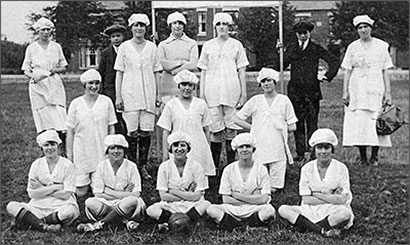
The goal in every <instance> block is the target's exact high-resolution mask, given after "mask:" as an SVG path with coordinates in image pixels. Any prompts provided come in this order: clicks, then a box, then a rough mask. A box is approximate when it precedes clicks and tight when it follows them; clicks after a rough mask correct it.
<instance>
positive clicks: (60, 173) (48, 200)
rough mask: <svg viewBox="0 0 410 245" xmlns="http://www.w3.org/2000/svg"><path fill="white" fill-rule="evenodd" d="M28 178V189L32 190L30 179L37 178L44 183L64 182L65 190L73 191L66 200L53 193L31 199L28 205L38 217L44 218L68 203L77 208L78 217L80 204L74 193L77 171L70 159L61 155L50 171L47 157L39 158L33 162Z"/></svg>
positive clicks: (76, 215)
mask: <svg viewBox="0 0 410 245" xmlns="http://www.w3.org/2000/svg"><path fill="white" fill-rule="evenodd" d="M28 178H29V181H28V185H27V191H29V190H31V188H30V184H29V183H30V179H37V180H38V181H39V182H41V183H42V184H43V185H47V184H52V183H62V184H63V191H67V192H71V195H70V197H69V198H67V199H65V200H63V199H60V198H57V197H53V196H51V195H49V196H46V197H43V198H40V199H34V198H33V199H31V200H30V202H29V203H28V204H27V205H28V207H29V208H30V211H31V212H33V213H34V214H35V215H36V216H37V217H39V218H43V217H45V216H47V215H48V214H51V213H53V212H57V211H58V210H61V209H63V208H64V207H65V206H67V205H69V206H72V207H74V208H75V210H77V213H76V214H75V215H74V216H75V218H76V217H78V215H79V214H80V211H79V210H78V204H77V200H76V197H75V194H74V193H75V188H76V187H75V171H74V164H73V163H72V162H71V161H70V160H68V159H67V158H64V157H60V158H59V160H58V162H57V165H56V166H55V168H54V170H53V172H50V170H49V168H48V163H47V160H46V158H45V157H42V158H39V159H37V160H35V161H34V162H33V164H31V167H30V172H29V174H28Z"/></svg>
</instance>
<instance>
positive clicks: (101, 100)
mask: <svg viewBox="0 0 410 245" xmlns="http://www.w3.org/2000/svg"><path fill="white" fill-rule="evenodd" d="M80 80H81V83H82V84H83V86H84V95H82V96H80V97H77V98H75V99H74V100H73V101H72V102H71V104H70V106H69V108H68V117H67V122H66V125H67V128H68V131H67V157H68V159H70V160H71V161H73V162H74V165H75V167H76V177H77V179H76V186H77V190H76V194H77V196H79V197H81V196H85V195H86V194H87V192H88V191H89V186H90V183H91V175H92V174H93V173H94V172H95V170H96V167H97V164H99V163H100V162H102V161H104V160H105V159H106V157H105V155H104V149H105V146H104V139H105V136H107V135H109V134H114V132H115V127H114V124H116V123H117V118H116V117H115V111H114V105H113V103H112V101H111V99H110V98H109V97H108V96H105V95H102V94H99V93H98V90H99V89H100V86H101V75H100V73H99V72H98V71H97V70H95V69H90V70H88V71H86V72H84V73H83V74H82V75H81V77H80Z"/></svg>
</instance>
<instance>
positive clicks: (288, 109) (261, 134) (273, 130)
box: [235, 68, 298, 193]
mask: <svg viewBox="0 0 410 245" xmlns="http://www.w3.org/2000/svg"><path fill="white" fill-rule="evenodd" d="M257 81H258V83H259V86H261V87H262V89H263V94H258V95H255V96H253V97H252V98H250V99H249V100H248V101H247V102H246V103H245V105H244V106H243V107H242V109H241V110H240V111H239V112H238V113H237V114H236V116H235V122H236V123H237V124H238V125H240V126H242V127H243V128H246V129H250V131H251V134H252V135H253V136H254V137H255V138H256V140H257V142H258V143H259V144H258V145H259V146H258V148H256V151H255V157H254V160H255V162H256V163H258V164H263V165H265V166H266V167H267V168H268V172H269V177H270V185H271V192H272V193H274V192H276V191H277V190H279V189H283V188H284V186H285V175H286V160H288V162H289V164H292V163H293V159H292V155H291V153H290V150H289V147H288V132H292V131H295V130H296V122H297V121H298V119H297V118H296V116H295V111H294V110H293V106H292V103H291V102H290V99H289V98H288V97H287V96H286V95H283V94H278V93H277V92H276V84H277V81H279V73H278V72H277V71H275V70H273V69H270V68H262V69H261V71H260V72H259V74H258V77H257ZM248 118H252V123H251V124H250V123H248V122H247V121H246V120H247V119H248Z"/></svg>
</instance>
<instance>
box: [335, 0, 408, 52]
mask: <svg viewBox="0 0 410 245" xmlns="http://www.w3.org/2000/svg"><path fill="white" fill-rule="evenodd" d="M362 14H367V15H369V17H370V18H372V19H374V20H375V23H374V28H373V31H372V35H373V36H375V37H378V38H380V39H382V40H384V41H386V42H388V43H389V44H390V45H391V46H394V47H397V48H399V49H402V50H408V43H409V3H408V2H405V1H394V2H391V1H380V2H355V1H343V2H341V3H337V4H336V10H335V11H333V16H334V23H333V25H332V28H331V32H332V36H333V38H334V39H336V40H338V39H339V40H341V46H342V47H346V46H347V45H348V44H350V43H351V42H352V41H354V40H356V39H358V37H359V36H358V34H357V32H356V29H355V28H354V26H353V24H352V20H353V18H354V17H355V16H357V15H362Z"/></svg>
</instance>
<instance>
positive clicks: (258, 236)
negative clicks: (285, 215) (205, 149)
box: [1, 78, 410, 244]
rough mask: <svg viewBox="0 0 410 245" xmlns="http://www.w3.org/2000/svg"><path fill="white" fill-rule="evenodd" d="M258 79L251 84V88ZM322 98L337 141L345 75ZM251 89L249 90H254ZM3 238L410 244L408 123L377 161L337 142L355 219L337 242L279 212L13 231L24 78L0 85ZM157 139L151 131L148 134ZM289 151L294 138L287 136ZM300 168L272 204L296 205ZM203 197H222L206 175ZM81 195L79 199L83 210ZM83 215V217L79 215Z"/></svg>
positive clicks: (323, 121)
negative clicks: (236, 224) (272, 216)
mask: <svg viewBox="0 0 410 245" xmlns="http://www.w3.org/2000/svg"><path fill="white" fill-rule="evenodd" d="M65 86H66V91H67V101H68V102H69V101H71V100H72V99H73V98H75V97H77V96H78V95H81V94H82V92H83V90H82V86H81V84H80V83H66V84H65ZM253 86H255V84H253V85H251V86H248V87H249V91H255V90H254V89H251V88H252V87H253ZM322 91H323V96H324V100H322V102H321V113H320V127H330V128H332V129H333V130H335V132H336V134H337V136H338V138H339V141H341V136H342V121H343V107H342V100H341V97H342V96H341V92H342V81H341V79H340V78H339V79H336V80H335V81H334V82H332V83H330V84H323V86H322ZM253 93H254V92H249V96H251V95H252V94H253ZM392 93H393V94H392V96H393V102H394V104H397V105H399V106H400V107H401V108H403V109H404V110H405V112H406V114H407V113H408V109H409V101H408V100H409V81H393V82H392ZM1 99H2V102H1V118H2V120H1V146H2V147H1V184H2V186H1V192H2V204H1V205H2V206H1V243H4V244H34V243H40V244H67V243H68V244H91V243H98V244H101V243H102V244H113V243H168V244H170V243H195V244H205V243H207V244H208V243H230V244H236V243H281V244H282V243H287V244H293V243H308V244H318V243H326V244H340V243H343V244H359V243H360V244H392V243H395V244H398V243H400V244H409V228H410V227H409V193H408V191H409V190H408V186H409V164H408V163H409V129H408V125H405V126H403V127H402V128H400V129H399V130H398V131H397V132H396V133H394V134H393V135H392V142H393V147H392V148H386V149H381V151H380V165H379V166H378V167H369V166H358V165H355V164H354V159H355V157H356V155H357V154H358V152H357V149H355V148H349V147H342V146H338V147H337V148H336V154H335V158H336V159H338V160H341V161H342V162H344V163H346V165H347V166H348V168H349V171H350V182H351V189H352V192H353V202H352V208H353V211H354V213H355V216H356V218H355V224H354V226H353V227H352V228H351V229H350V230H349V231H347V232H345V233H344V234H343V239H342V240H333V239H324V238H322V237H321V236H318V235H316V234H313V233H298V232H296V231H295V229H294V228H292V227H290V226H289V225H288V224H287V223H286V222H285V221H283V220H282V219H280V218H278V219H277V221H276V222H275V223H274V225H273V226H272V227H271V229H269V230H261V229H258V230H249V231H248V230H246V229H237V230H235V231H234V232H232V233H229V232H223V231H219V230H217V229H216V228H215V227H214V225H213V223H212V222H211V221H209V220H208V219H204V220H203V222H202V225H201V226H200V227H199V228H198V229H196V230H195V231H194V232H191V233H189V234H180V235H177V234H176V235H170V234H165V235H164V234H158V233H157V232H153V228H154V225H155V223H154V222H153V221H151V220H149V219H147V220H146V222H144V223H143V224H142V226H141V229H140V230H138V231H136V232H132V233H129V232H127V231H126V230H125V229H124V228H123V227H110V228H109V229H106V230H104V231H101V232H98V233H94V234H85V235H81V234H78V233H76V232H75V225H73V226H70V227H67V228H66V230H65V231H64V232H62V233H60V234H58V235H56V234H47V233H42V232H37V231H11V230H10V229H9V225H10V217H9V216H8V215H7V214H6V211H5V207H6V204H7V203H8V202H9V201H11V200H14V201H24V202H27V201H28V200H29V198H28V196H27V193H26V184H27V174H28V170H29V167H30V164H31V163H32V162H33V161H34V160H35V159H36V158H37V157H39V156H40V154H41V152H40V149H39V148H38V146H37V144H36V142H35V137H36V132H35V126H34V121H33V119H32V115H31V110H30V102H29V97H28V85H27V84H5V85H1ZM153 139H154V137H153ZM289 141H290V143H289V144H290V147H291V151H292V152H294V146H293V136H291V137H290V139H289ZM155 146H156V144H155V142H154V141H153V143H152V151H151V153H152V154H151V157H150V161H151V162H152V163H154V165H157V164H158V163H157V162H156V149H155ZM298 180H299V168H298V167H296V166H288V171H287V177H286V187H285V191H284V193H283V194H281V195H278V196H275V197H273V200H272V204H273V205H274V206H275V208H278V207H279V206H280V205H281V204H297V203H298V201H299V196H298ZM154 185H155V183H154V181H149V182H144V183H143V198H144V200H145V202H146V203H147V205H150V204H152V203H153V202H155V201H157V200H158V198H159V197H158V194H157V193H156V191H155V186H154ZM210 186H211V188H210V190H209V191H208V192H207V194H206V198H207V199H208V200H209V201H211V202H213V203H220V202H221V199H220V196H219V195H217V194H216V190H217V188H218V186H217V183H216V181H215V180H211V181H210ZM83 202H84V200H83V199H82V200H79V203H80V207H81V209H82V210H81V213H82V215H84V210H83V207H84V204H83ZM80 220H82V221H84V220H85V219H84V217H81V218H80Z"/></svg>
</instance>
